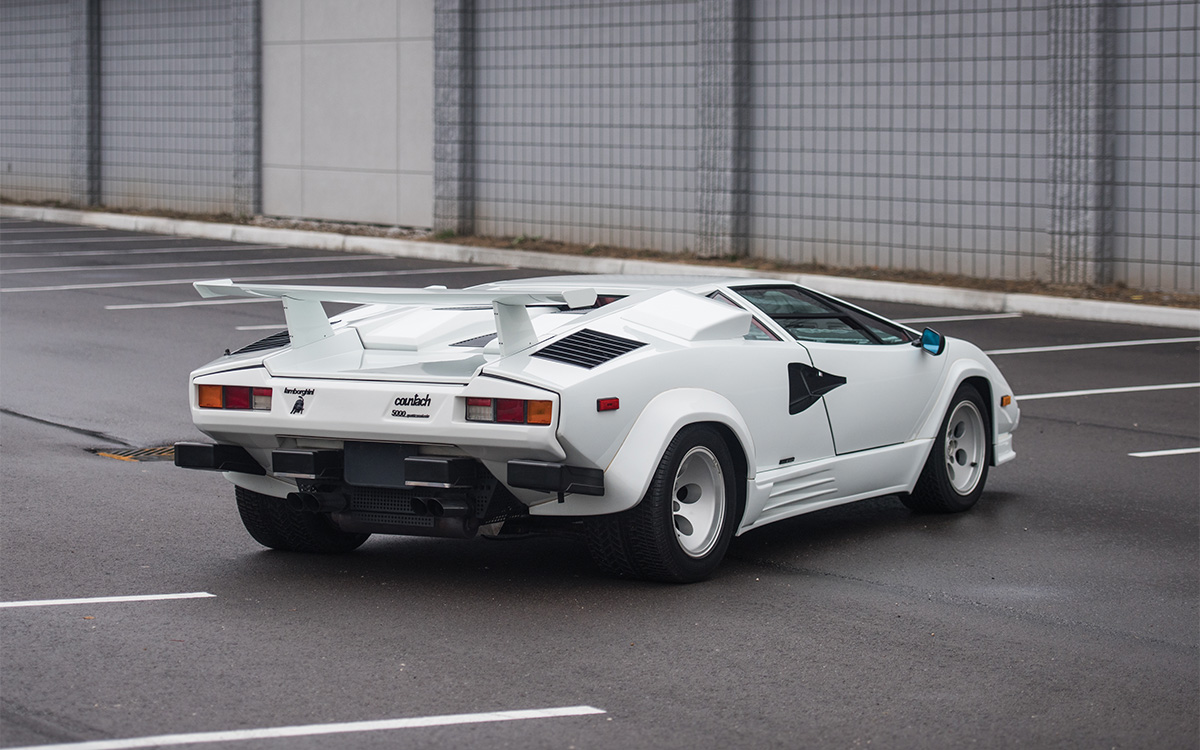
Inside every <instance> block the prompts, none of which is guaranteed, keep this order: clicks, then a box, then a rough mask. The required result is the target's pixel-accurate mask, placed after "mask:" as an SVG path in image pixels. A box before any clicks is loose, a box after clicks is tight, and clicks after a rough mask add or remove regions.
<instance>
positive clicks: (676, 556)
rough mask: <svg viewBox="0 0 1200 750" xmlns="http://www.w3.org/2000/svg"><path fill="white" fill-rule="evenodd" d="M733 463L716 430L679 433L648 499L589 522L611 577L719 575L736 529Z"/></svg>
mask: <svg viewBox="0 0 1200 750" xmlns="http://www.w3.org/2000/svg"><path fill="white" fill-rule="evenodd" d="M736 511H737V484H736V479H735V475H734V468H733V458H732V456H731V455H730V452H729V447H728V446H727V445H726V444H725V441H724V439H723V438H722V437H721V435H720V434H719V433H718V432H717V431H716V430H715V429H713V428H712V427H708V426H705V425H692V426H689V427H685V428H684V429H683V430H680V431H679V433H678V434H677V435H676V436H675V438H674V439H673V440H672V441H671V443H670V445H668V446H667V450H666V451H665V452H664V454H663V457H662V460H661V461H660V462H659V465H658V469H657V470H656V471H655V473H654V477H653V479H652V480H651V482H650V489H649V490H648V491H647V492H646V496H645V497H644V498H643V499H642V501H641V502H640V503H638V504H637V505H636V506H634V507H633V508H630V509H629V510H627V511H624V512H623V513H618V514H615V515H612V516H599V517H596V518H591V519H588V521H587V531H588V547H589V549H590V550H591V553H592V557H593V559H594V560H595V561H596V563H597V564H598V565H599V566H600V567H602V568H604V569H605V570H607V571H608V572H610V573H614V574H616V575H619V576H623V577H630V578H644V579H647V580H653V581H666V582H671V583H691V582H694V581H701V580H704V579H705V578H708V577H709V576H710V575H712V573H713V571H714V570H716V567H717V565H718V564H719V563H720V562H721V558H723V557H724V556H725V550H726V549H727V548H728V547H729V541H730V540H731V539H732V538H733V532H734V529H735V528H736V526H737V518H736V515H737V512H736Z"/></svg>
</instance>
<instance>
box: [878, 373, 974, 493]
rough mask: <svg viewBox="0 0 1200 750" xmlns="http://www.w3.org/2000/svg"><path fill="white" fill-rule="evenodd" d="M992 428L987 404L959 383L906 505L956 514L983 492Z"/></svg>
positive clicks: (969, 388) (971, 389) (970, 389)
mask: <svg viewBox="0 0 1200 750" xmlns="http://www.w3.org/2000/svg"><path fill="white" fill-rule="evenodd" d="M991 443H992V430H991V425H990V424H989V421H988V410H987V405H986V404H985V403H984V401H983V397H982V396H980V395H979V391H977V390H975V388H974V387H973V386H970V385H966V384H963V385H961V386H959V388H958V391H957V392H956V393H955V394H954V399H953V400H952V401H951V402H950V409H949V410H948V411H947V412H946V418H945V419H943V420H942V426H941V429H940V430H939V431H938V436H937V438H936V439H935V440H934V442H933V448H932V449H931V450H930V451H929V458H928V460H926V461H925V468H924V469H923V470H922V471H921V476H920V478H919V479H918V480H917V485H916V487H914V488H913V491H912V494H911V495H905V496H901V498H900V499H901V500H902V501H903V502H904V504H905V505H907V506H908V507H909V508H911V509H913V510H915V511H921V512H926V513H957V512H959V511H964V510H967V509H968V508H970V507H971V506H973V505H975V503H976V501H978V500H979V496H980V495H981V494H983V485H984V483H985V482H986V481H987V474H988V460H989V457H990V456H991Z"/></svg>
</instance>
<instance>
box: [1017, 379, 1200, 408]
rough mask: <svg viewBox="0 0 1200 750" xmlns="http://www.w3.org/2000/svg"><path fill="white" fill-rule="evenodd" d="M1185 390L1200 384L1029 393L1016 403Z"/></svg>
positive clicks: (1020, 397)
mask: <svg viewBox="0 0 1200 750" xmlns="http://www.w3.org/2000/svg"><path fill="white" fill-rule="evenodd" d="M1185 388H1200V383H1168V384H1165V385H1131V386H1127V387H1125V388H1093V389H1091V390H1086V391H1059V392H1057V393H1030V394H1029V395H1026V396H1017V397H1016V398H1017V402H1018V403H1020V402H1023V401H1037V400H1040V399H1047V398H1070V397H1072V396H1101V395H1104V394H1108V393H1140V392H1143V391H1177V390H1182V389H1185Z"/></svg>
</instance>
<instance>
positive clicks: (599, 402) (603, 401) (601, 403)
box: [596, 398, 621, 411]
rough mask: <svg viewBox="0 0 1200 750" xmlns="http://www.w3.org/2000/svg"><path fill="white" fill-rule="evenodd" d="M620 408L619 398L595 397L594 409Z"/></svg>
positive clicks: (610, 409)
mask: <svg viewBox="0 0 1200 750" xmlns="http://www.w3.org/2000/svg"><path fill="white" fill-rule="evenodd" d="M620 408H621V399H619V398H600V399H596V411H616V410H617V409H620Z"/></svg>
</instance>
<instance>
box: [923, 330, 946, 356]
mask: <svg viewBox="0 0 1200 750" xmlns="http://www.w3.org/2000/svg"><path fill="white" fill-rule="evenodd" d="M921 348H922V349H924V350H925V351H927V352H929V353H930V354H935V355H936V354H941V353H942V350H943V349H945V348H946V339H944V338H942V334H940V333H938V332H937V331H935V330H933V329H932V328H926V329H925V332H924V333H922V334H921Z"/></svg>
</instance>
